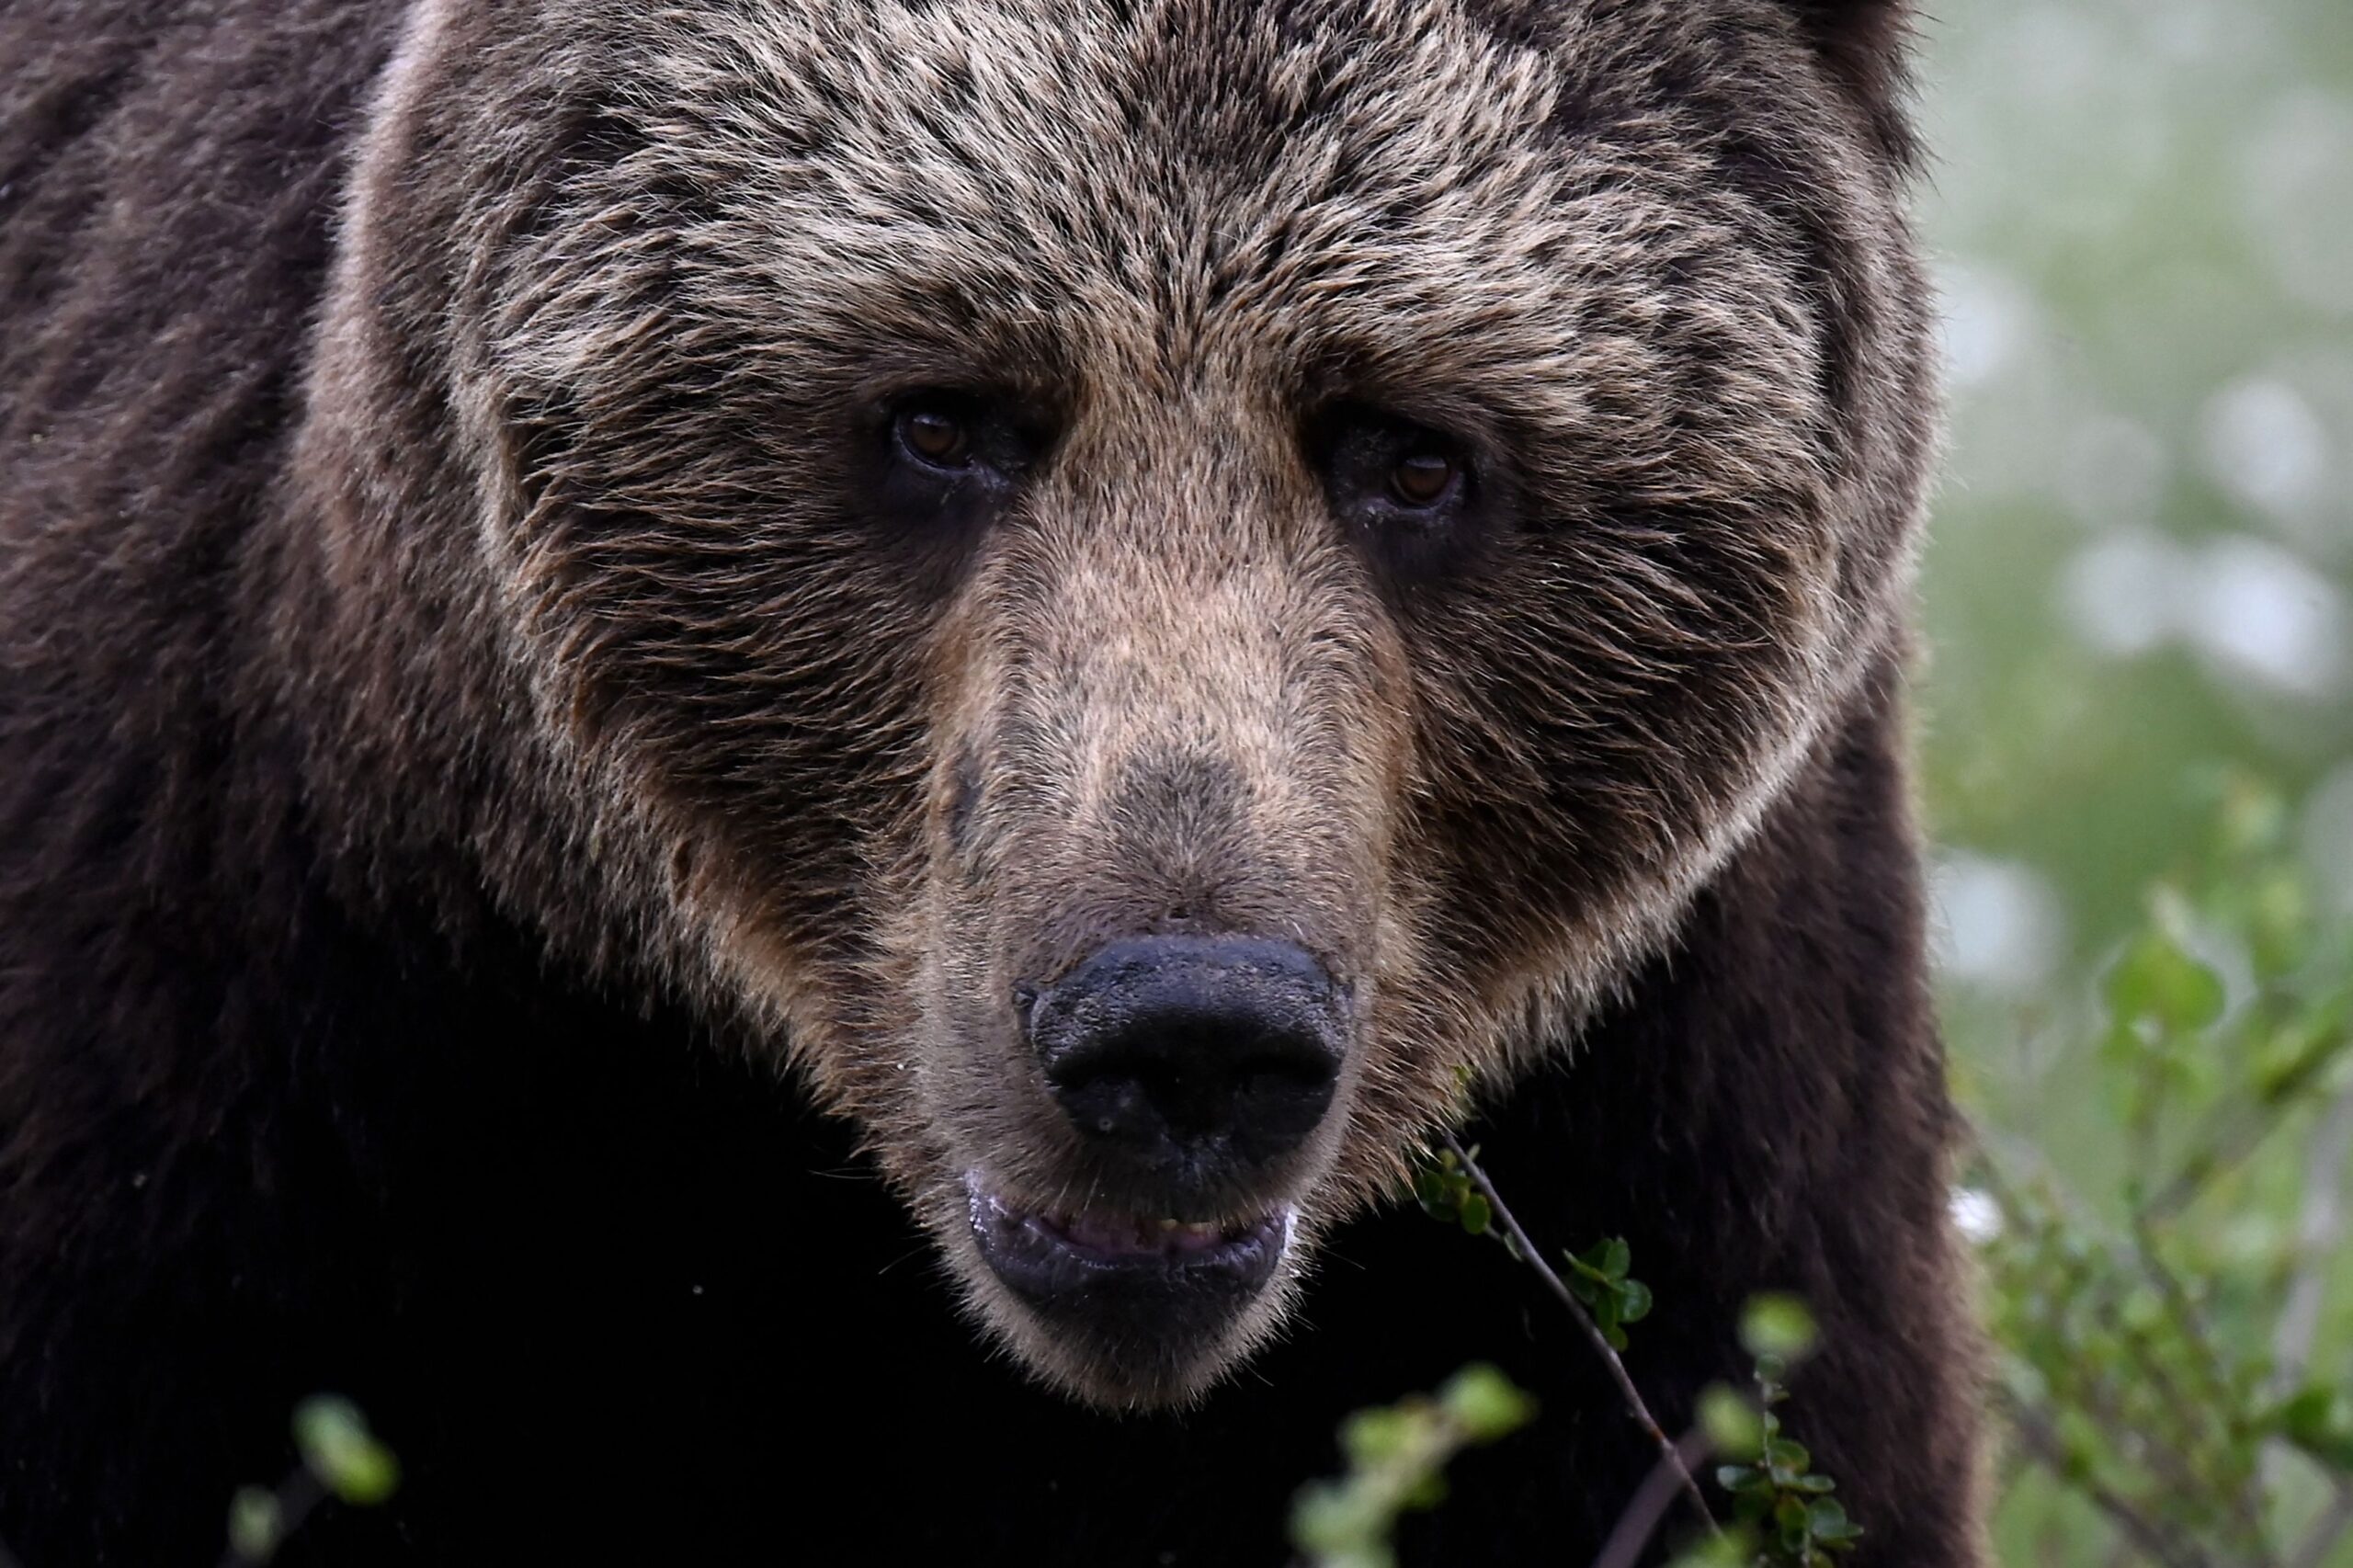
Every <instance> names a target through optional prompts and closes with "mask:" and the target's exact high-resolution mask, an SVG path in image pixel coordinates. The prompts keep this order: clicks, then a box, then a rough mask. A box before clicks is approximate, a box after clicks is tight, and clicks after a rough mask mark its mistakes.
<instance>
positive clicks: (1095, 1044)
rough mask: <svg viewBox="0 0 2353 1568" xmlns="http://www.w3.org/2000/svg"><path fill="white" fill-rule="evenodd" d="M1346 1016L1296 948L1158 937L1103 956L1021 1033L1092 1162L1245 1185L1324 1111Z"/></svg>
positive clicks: (1072, 978)
mask: <svg viewBox="0 0 2353 1568" xmlns="http://www.w3.org/2000/svg"><path fill="white" fill-rule="evenodd" d="M1341 1013H1342V1009H1341V1007H1340V1005H1339V999H1338V993H1337V991H1336V988H1335V987H1334V985H1333V983H1332V981H1331V977H1330V976H1329V975H1328V974H1327V973H1326V972H1325V971H1324V967H1323V966H1322V965H1321V964H1319V963H1317V962H1316V961H1315V960H1314V959H1313V957H1312V956H1310V955H1309V954H1308V953H1307V952H1306V951H1305V950H1304V949H1301V948H1298V947H1295V946H1293V945H1291V944H1290V943H1287V942H1275V941H1267V940H1263V939H1259V938H1256V937H1232V936H1225V937H1183V936H1159V937H1134V938H1131V939H1128V940H1124V941H1118V942H1113V943H1110V944H1108V945H1107V946H1105V947H1104V948H1102V949H1100V950H1098V951H1097V953H1096V954H1095V955H1094V956H1093V957H1091V958H1089V959H1088V960H1086V962H1085V963H1082V964H1081V965H1079V967H1078V968H1077V969H1076V970H1074V971H1072V972H1071V973H1070V974H1069V975H1068V976H1067V977H1065V978H1064V979H1063V980H1062V981H1061V982H1060V983H1057V984H1055V985H1053V986H1052V987H1051V988H1049V989H1047V990H1045V991H1043V992H1041V993H1040V994H1039V996H1038V999H1037V1002H1036V1004H1035V1006H1033V1007H1032V1008H1031V1009H1030V1011H1029V1029H1030V1039H1031V1043H1032V1045H1033V1046H1034V1047H1035V1048H1036V1050H1037V1051H1038V1057H1039V1063H1040V1066H1041V1067H1042V1068H1043V1069H1044V1073H1045V1077H1046V1083H1047V1085H1048V1086H1049V1087H1050V1088H1051V1090H1052V1092H1053V1094H1054V1096H1055V1098H1056V1099H1058V1100H1059V1101H1060V1102H1061V1103H1062V1106H1063V1109H1064V1110H1065V1112H1067V1113H1068V1115H1069V1116H1070V1119H1071V1121H1072V1123H1073V1125H1074V1126H1075V1127H1076V1128H1077V1129H1078V1131H1080V1132H1081V1133H1083V1134H1085V1135H1086V1137H1087V1138H1088V1139H1089V1140H1090V1141H1091V1142H1094V1143H1095V1144H1096V1145H1097V1147H1098V1149H1100V1150H1102V1151H1103V1152H1104V1153H1108V1154H1110V1155H1113V1156H1115V1157H1119V1158H1122V1159H1124V1160H1125V1161H1127V1162H1129V1163H1131V1164H1133V1165H1139V1166H1141V1167H1143V1168H1146V1169H1150V1170H1155V1171H1157V1170H1165V1169H1168V1168H1171V1167H1176V1166H1184V1167H1186V1168H1188V1169H1191V1170H1195V1171H1197V1172H1198V1171H1200V1170H1201V1169H1202V1167H1203V1166H1204V1165H1213V1166H1218V1167H1222V1168H1221V1169H1220V1171H1219V1173H1218V1174H1221V1175H1224V1176H1233V1177H1241V1176H1246V1175H1248V1174H1249V1172H1250V1171H1251V1170H1252V1169H1254V1168H1256V1167H1259V1166H1263V1165H1267V1164H1268V1163H1269V1162H1272V1161H1274V1160H1276V1159H1279V1157H1280V1156H1282V1155H1284V1154H1286V1153H1290V1152H1291V1151H1292V1150H1293V1149H1295V1148H1297V1147H1298V1145H1299V1144H1300V1143H1302V1142H1304V1141H1305V1140H1306V1138H1307V1137H1308V1135H1309V1134H1310V1133H1312V1132H1313V1131H1314V1130H1315V1128H1316V1125H1317V1124H1318V1123H1319V1122H1321V1121H1322V1120H1323V1119H1324V1113H1325V1112H1326V1111H1327V1110H1328V1109H1329V1108H1330V1107H1331V1103H1332V1093H1333V1088H1334V1085H1335V1083H1336V1079H1337V1077H1338V1073H1339V1066H1340V1060H1341V1057H1342V1054H1343V1052H1344V1051H1345V1048H1346V1035H1345V1030H1344V1028H1343V1022H1342V1017H1341Z"/></svg>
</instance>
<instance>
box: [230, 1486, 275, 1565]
mask: <svg viewBox="0 0 2353 1568" xmlns="http://www.w3.org/2000/svg"><path fill="white" fill-rule="evenodd" d="M285 1539H286V1508H285V1506H284V1505H283V1504H281V1503H279V1502H278V1494H276V1493H274V1492H271V1491H269V1490H268V1489H267V1488H266V1487H260V1486H240V1487H238V1488H237V1494H236V1495H235V1496H233V1497H232V1498H230V1499H229V1550H230V1551H232V1552H233V1553H235V1554H236V1557H237V1560H238V1561H240V1562H268V1561H269V1560H270V1559H271V1558H273V1557H275V1556H277V1555H278V1543H279V1542H280V1541H282V1540H285Z"/></svg>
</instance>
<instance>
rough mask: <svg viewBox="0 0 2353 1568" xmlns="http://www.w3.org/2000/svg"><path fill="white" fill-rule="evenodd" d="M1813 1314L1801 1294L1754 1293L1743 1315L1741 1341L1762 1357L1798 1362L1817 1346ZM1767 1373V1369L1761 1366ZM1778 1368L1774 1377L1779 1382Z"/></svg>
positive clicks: (1751, 1351)
mask: <svg viewBox="0 0 2353 1568" xmlns="http://www.w3.org/2000/svg"><path fill="white" fill-rule="evenodd" d="M1814 1335H1815V1330H1814V1324H1813V1312H1809V1311H1808V1310H1807V1309H1806V1304H1805V1303H1804V1302H1803V1301H1800V1300H1799V1299H1798V1298H1797V1297H1795V1296H1791V1295H1786V1294H1782V1293H1779V1292H1768V1293H1766V1294H1763V1295H1757V1296H1751V1297H1750V1298H1749V1299H1748V1305H1747V1307H1746V1308H1745V1310H1744V1311H1743V1312H1741V1315H1740V1343H1741V1345H1742V1346H1744V1347H1745V1349H1746V1350H1747V1351H1748V1353H1749V1354H1750V1355H1751V1356H1754V1357H1756V1358H1759V1359H1760V1360H1761V1359H1762V1358H1765V1357H1768V1356H1771V1357H1776V1358H1779V1360H1780V1361H1782V1362H1789V1361H1794V1360H1796V1359H1798V1358H1800V1357H1802V1356H1803V1355H1804V1354H1805V1353H1806V1352H1807V1351H1809V1350H1811V1349H1813V1341H1814ZM1758 1370H1759V1372H1760V1373H1762V1372H1763V1370H1764V1369H1762V1368H1761V1367H1760V1368H1759V1369H1758ZM1779 1372H1780V1369H1779V1368H1778V1367H1777V1368H1776V1369H1775V1371H1774V1373H1773V1380H1774V1381H1777V1382H1778V1381H1780V1377H1779Z"/></svg>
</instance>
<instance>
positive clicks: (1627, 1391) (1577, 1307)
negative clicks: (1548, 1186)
mask: <svg viewBox="0 0 2353 1568" xmlns="http://www.w3.org/2000/svg"><path fill="white" fill-rule="evenodd" d="M1446 1147H1447V1151H1448V1153H1451V1154H1452V1155H1453V1156H1454V1157H1455V1158H1456V1159H1457V1160H1460V1161H1461V1163H1462V1169H1463V1171H1464V1172H1465V1174H1467V1175H1468V1176H1470V1177H1471V1179H1472V1182H1473V1183H1475V1184H1476V1185H1477V1187H1478V1188H1479V1192H1480V1195H1481V1196H1482V1197H1483V1198H1485V1199H1486V1200H1487V1207H1488V1208H1490V1209H1492V1210H1495V1221H1496V1222H1497V1223H1498V1224H1500V1225H1502V1226H1503V1228H1504V1234H1505V1235H1506V1236H1508V1237H1510V1238H1511V1242H1512V1245H1513V1246H1514V1247H1516V1248H1517V1249H1518V1252H1519V1256H1521V1258H1522V1259H1524V1260H1525V1261H1526V1262H1527V1264H1528V1266H1529V1267H1531V1268H1533V1269H1535V1270H1536V1272H1537V1273H1538V1274H1539V1275H1540V1276H1541V1277H1542V1278H1543V1280H1544V1283H1545V1284H1546V1285H1547V1286H1548V1287H1550V1288H1551V1290H1552V1294H1553V1295H1555V1296H1558V1297H1559V1298H1560V1299H1561V1304H1562V1305H1563V1306H1564V1307H1566V1308H1568V1309H1569V1315H1570V1316H1572V1317H1574V1318H1575V1319H1576V1322H1577V1326H1578V1327H1579V1328H1582V1329H1584V1330H1585V1336H1586V1341H1587V1342H1588V1343H1589V1344H1591V1345H1592V1346H1593V1349H1594V1354H1596V1355H1597V1356H1599V1357H1600V1358H1601V1364H1602V1365H1603V1366H1605V1367H1607V1368H1608V1369H1609V1375H1610V1377H1611V1378H1612V1379H1613V1380H1615V1381H1616V1382H1617V1384H1618V1392H1619V1393H1620V1395H1622V1396H1623V1397H1624V1399H1625V1401H1626V1408H1627V1409H1628V1410H1629V1411H1630V1412H1631V1414H1632V1415H1633V1417H1634V1420H1635V1421H1636V1422H1637V1423H1638V1424H1639V1425H1640V1426H1642V1428H1643V1431H1645V1432H1647V1433H1649V1434H1650V1437H1651V1440H1652V1441H1653V1442H1654V1443H1656V1444H1657V1445H1658V1451H1659V1463H1660V1464H1662V1465H1665V1466H1666V1467H1668V1469H1669V1470H1670V1471H1671V1473H1672V1474H1673V1475H1674V1477H1675V1478H1676V1480H1677V1482H1678V1483H1680V1484H1681V1486H1682V1488H1683V1494H1684V1495H1685V1496H1687V1497H1688V1498H1689V1499H1690V1500H1691V1506H1692V1507H1693V1508H1694V1509H1696V1510H1697V1511H1698V1512H1699V1517H1700V1518H1702V1519H1704V1520H1706V1521H1707V1525H1708V1528H1709V1529H1710V1530H1711V1531H1712V1532H1713V1533H1714V1534H1716V1535H1717V1536H1719V1537H1721V1536H1722V1534H1723V1527H1722V1526H1721V1525H1719V1524H1717V1523H1716V1516H1715V1515H1714V1514H1713V1513H1712V1512H1711V1511H1710V1510H1709V1507H1708V1499H1707V1498H1706V1496H1705V1495H1703V1494H1701V1492H1700V1491H1699V1483H1698V1482H1697V1481H1695V1480H1693V1479H1692V1476H1691V1470H1690V1467H1689V1466H1688V1465H1686V1464H1685V1463H1684V1462H1683V1456H1682V1454H1681V1453H1680V1452H1679V1451H1678V1450H1677V1448H1676V1446H1675V1439H1674V1438H1672V1437H1668V1436H1667V1435H1666V1430H1665V1428H1664V1427H1662V1426H1660V1425H1659V1424H1658V1417H1656V1416H1654V1415H1652V1414H1651V1407H1650V1406H1649V1405H1648V1404H1646V1403H1643V1391H1642V1390H1640V1389H1638V1388H1636V1387H1635V1386H1634V1380H1633V1379H1632V1378H1631V1376H1629V1375H1628V1374H1627V1371H1626V1363H1625V1362H1623V1361H1621V1360H1620V1359H1619V1358H1618V1352H1617V1351H1615V1350H1613V1349H1612V1348H1610V1345H1609V1341H1608V1340H1607V1339H1604V1338H1603V1337H1602V1336H1601V1329H1600V1326H1599V1325H1598V1324H1596V1323H1595V1322H1594V1321H1593V1316H1592V1314H1591V1313H1589V1312H1586V1310H1585V1303H1584V1302H1583V1301H1578V1300H1577V1298H1576V1294H1575V1292H1574V1291H1572V1290H1570V1289H1569V1288H1568V1287H1567V1286H1566V1285H1564V1284H1563V1283H1562V1282H1561V1277H1560V1276H1559V1275H1557V1274H1555V1273H1553V1272H1552V1265H1551V1264H1549V1263H1546V1262H1545V1261H1544V1255H1543V1254H1542V1253H1540V1252H1539V1251H1537V1250H1536V1244H1535V1242H1534V1241H1532V1240H1531V1239H1529V1234H1528V1233H1527V1232H1526V1231H1524V1230H1522V1229H1520V1225H1519V1221H1518V1220H1517V1219H1515V1218H1514V1217H1513V1215H1512V1211H1511V1206H1510V1205H1509V1204H1507V1203H1506V1202H1505V1201H1504V1198H1503V1194H1502V1193H1500V1192H1497V1191H1496V1190H1495V1183H1493V1182H1491V1181H1489V1180H1488V1179H1487V1173H1486V1172H1485V1171H1483V1170H1482V1169H1480V1168H1479V1162H1478V1161H1476V1160H1474V1159H1472V1157H1471V1153H1470V1151H1469V1150H1467V1149H1465V1148H1464V1147H1463V1146H1462V1143H1461V1140H1459V1139H1457V1138H1456V1137H1455V1136H1454V1134H1452V1133H1451V1132H1449V1133H1448V1134H1446Z"/></svg>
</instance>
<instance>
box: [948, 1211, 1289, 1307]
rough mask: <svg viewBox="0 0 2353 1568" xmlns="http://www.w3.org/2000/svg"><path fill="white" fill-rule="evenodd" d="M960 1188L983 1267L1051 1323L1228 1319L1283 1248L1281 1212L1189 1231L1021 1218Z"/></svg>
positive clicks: (1182, 1224) (1132, 1221) (1107, 1219)
mask: <svg viewBox="0 0 2353 1568" xmlns="http://www.w3.org/2000/svg"><path fill="white" fill-rule="evenodd" d="M964 1185H965V1191H966V1194H967V1196H968V1197H969V1199H970V1201H971V1216H972V1240H973V1242H974V1243H975V1244H977V1245H978V1247H979V1248H980V1254H981V1258H982V1261H983V1262H984V1263H986V1264H987V1265H988V1266H989V1268H990V1270H991V1271H992V1272H993V1273H995V1275H996V1277H997V1278H999V1279H1001V1280H1003V1281H1004V1282H1005V1283H1006V1287H1007V1288H1009V1289H1010V1290H1012V1291H1013V1292H1014V1294H1016V1295H1017V1296H1019V1297H1020V1298H1021V1299H1022V1300H1023V1301H1027V1302H1029V1304H1030V1305H1031V1306H1032V1307H1034V1308H1036V1309H1038V1310H1040V1311H1041V1312H1049V1313H1052V1314H1055V1315H1063V1314H1065V1313H1070V1312H1080V1313H1085V1314H1088V1315H1093V1314H1094V1313H1097V1312H1101V1313H1108V1315H1113V1316H1119V1317H1130V1316H1133V1315H1136V1314H1138V1313H1139V1312H1144V1313H1150V1312H1154V1311H1155V1310H1158V1311H1165V1312H1166V1314H1167V1315H1168V1316H1169V1317H1170V1318H1171V1319H1172V1320H1176V1319H1188V1318H1194V1317H1197V1316H1198V1315H1199V1313H1200V1312H1201V1310H1202V1309H1204V1308H1210V1309H1212V1310H1218V1309H1222V1310H1224V1311H1232V1310H1233V1309H1236V1308H1239V1307H1240V1306H1242V1305H1243V1304H1245V1303H1246V1302H1247V1301H1249V1300H1250V1299H1251V1298H1253V1297H1255V1296H1256V1295H1257V1293H1258V1292H1259V1291H1260V1290H1263V1289H1265V1287H1266V1285H1267V1281H1268V1280H1269V1279H1271V1278H1274V1273H1275V1268H1276V1266H1277V1265H1278V1264H1279V1263H1280V1262H1281V1261H1282V1255H1283V1251H1284V1249H1285V1247H1286V1246H1287V1245H1288V1244H1289V1243H1290V1232H1291V1226H1292V1216H1293V1210H1291V1209H1290V1206H1289V1205H1281V1206H1278V1207H1277V1208H1275V1209H1272V1210H1268V1211H1267V1212H1266V1213H1264V1214H1262V1215H1259V1216H1257V1217H1256V1218H1255V1219H1248V1220H1242V1221H1180V1220H1176V1219H1172V1218H1162V1217H1157V1216H1151V1215H1139V1214H1126V1213H1119V1212H1113V1211H1108V1210H1077V1211H1071V1212H1063V1211H1057V1210H1051V1209H1044V1208H1029V1207H1025V1206H1023V1205H1021V1204H1018V1203H1016V1202H1014V1201H1012V1200H1011V1199H1007V1198H1005V1197H1003V1196H1001V1195H1000V1194H998V1193H995V1192H994V1191H992V1190H990V1188H989V1187H987V1186H986V1185H985V1184H983V1182H982V1180H981V1179H980V1177H979V1176H977V1175H971V1176H966V1177H965V1182H964ZM1172 1326H1173V1323H1172Z"/></svg>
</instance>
